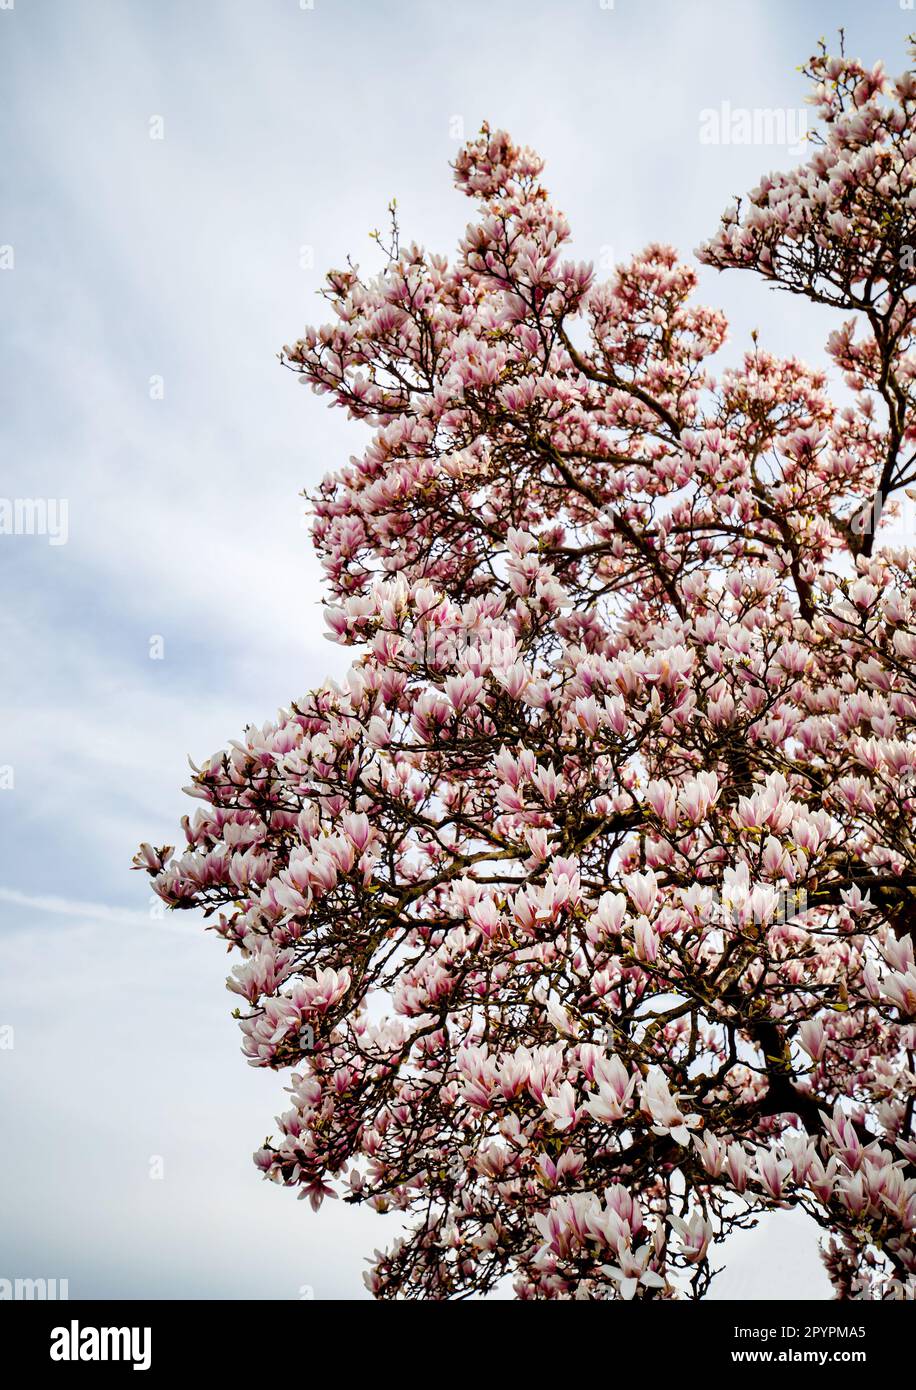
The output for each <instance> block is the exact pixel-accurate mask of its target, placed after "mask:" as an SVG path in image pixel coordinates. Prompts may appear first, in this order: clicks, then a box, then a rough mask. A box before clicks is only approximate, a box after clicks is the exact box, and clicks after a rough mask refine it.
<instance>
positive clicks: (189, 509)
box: [0, 0, 916, 1299]
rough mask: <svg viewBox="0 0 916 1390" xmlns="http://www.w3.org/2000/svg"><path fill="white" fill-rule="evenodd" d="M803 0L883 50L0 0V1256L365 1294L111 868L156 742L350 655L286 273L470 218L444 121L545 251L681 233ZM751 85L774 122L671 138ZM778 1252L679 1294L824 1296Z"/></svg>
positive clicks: (198, 1) (750, 321) (782, 19)
mask: <svg viewBox="0 0 916 1390" xmlns="http://www.w3.org/2000/svg"><path fill="white" fill-rule="evenodd" d="M840 26H843V27H845V31H846V40H847V49H848V50H849V51H851V52H853V53H855V54H857V55H859V56H861V57H862V58H863V59H866V60H868V61H869V62H872V61H874V60H875V59H877V58H884V59H885V60H886V61H887V63H888V66H889V67H890V68H891V70H892V71H896V70H899V69H900V68H902V67H903V66H905V63H906V54H905V48H904V39H905V36H906V34H907V33H908V32H910V30H911V29H916V18H914V15H913V12H912V10H911V9H909V8H907V7H905V5H902V4H898V3H897V0H868V3H866V2H865V0H859V3H825V2H824V0H806V3H805V4H804V5H799V4H797V3H796V2H795V0H767V3H758V0H616V2H615V3H608V0H603V2H602V0H568V2H567V0H552V3H551V0H458V2H457V3H453V4H449V5H444V4H441V3H440V4H433V3H421V0H373V3H371V4H370V3H368V0H313V4H311V5H310V4H308V3H307V0H195V3H194V4H193V5H189V4H187V3H186V2H185V3H182V0H155V3H154V2H153V0H120V3H117V2H116V0H0V119H2V129H3V131H4V134H5V137H6V138H5V140H4V158H3V167H2V169H0V325H2V328H0V333H2V340H3V370H2V372H0V460H2V473H0V479H2V481H0V492H2V497H0V507H2V503H3V502H4V501H5V500H7V501H10V502H11V503H14V502H15V500H16V499H20V500H21V499H37V500H39V501H45V502H47V501H48V500H50V501H51V503H52V507H51V509H50V510H47V511H46V521H47V523H48V524H47V525H45V526H44V527H42V525H41V516H40V513H36V514H35V515H37V516H38V521H37V523H36V525H35V527H33V530H34V531H35V532H36V533H35V534H16V533H15V531H16V529H17V528H15V527H13V528H12V529H13V531H14V533H13V534H0V582H2V586H3V593H4V596H5V599H6V601H5V603H4V605H3V609H2V612H0V638H2V667H0V670H2V676H0V818H2V819H0V827H2V833H0V951H2V955H0V960H2V967H0V1114H2V1132H3V1136H4V1138H3V1141H2V1143H0V1194H2V1195H0V1278H15V1277H42V1278H49V1279H50V1278H57V1279H67V1280H68V1282H69V1291H70V1296H71V1297H74V1298H75V1297H98V1298H109V1297H111V1298H116V1297H127V1298H130V1297H153V1298H166V1297H178V1298H224V1297H245V1298H280V1299H299V1298H311V1297H314V1298H315V1299H323V1298H324V1299H327V1298H358V1297H360V1296H362V1295H363V1293H364V1290H363V1286H362V1279H361V1274H362V1269H363V1268H364V1258H365V1257H366V1256H368V1255H371V1253H372V1250H373V1248H374V1247H375V1246H376V1245H380V1246H381V1245H384V1244H387V1243H388V1241H389V1240H390V1239H391V1238H392V1236H393V1235H394V1229H393V1227H392V1224H391V1221H390V1220H386V1219H384V1218H380V1217H377V1216H374V1215H372V1214H371V1213H364V1212H360V1211H357V1210H355V1209H353V1208H350V1207H344V1206H343V1205H342V1204H341V1203H339V1202H331V1203H327V1204H326V1205H325V1207H324V1208H323V1209H322V1211H321V1212H320V1213H319V1214H318V1215H317V1216H316V1215H314V1214H313V1213H312V1212H311V1211H310V1209H309V1208H308V1206H307V1205H306V1204H303V1203H297V1202H296V1201H295V1200H294V1198H293V1196H292V1194H291V1193H288V1192H284V1191H282V1190H280V1189H278V1188H276V1187H274V1186H273V1185H272V1184H268V1183H264V1182H262V1181H261V1179H260V1177H259V1176H258V1174H257V1173H256V1171H255V1169H254V1167H253V1165H252V1163H251V1153H252V1151H253V1150H254V1149H255V1148H257V1147H258V1146H259V1145H260V1144H261V1142H262V1141H263V1139H264V1137H265V1135H267V1134H268V1133H270V1132H271V1130H272V1127H273V1116H274V1115H275V1114H277V1113H278V1112H279V1111H281V1110H282V1109H284V1108H285V1107H284V1100H285V1096H284V1093H283V1085H284V1081H283V1078H282V1077H280V1076H278V1075H276V1074H274V1073H270V1072H263V1071H259V1070H256V1069H252V1068H249V1067H247V1066H246V1065H245V1064H244V1062H243V1060H242V1058H241V1056H240V1054H239V1046H238V1044H239V1035H238V1031H237V1026H236V1025H235V1023H233V1022H232V1020H231V1019H230V1017H229V1014H230V1010H231V1008H232V1000H231V997H230V996H229V995H227V994H226V993H225V990H224V981H225V977H226V974H227V973H228V968H229V964H230V962H228V961H227V959H226V956H225V953H224V951H223V950H222V948H221V947H220V945H219V944H218V943H217V942H216V941H215V940H213V939H212V938H211V937H210V936H208V935H205V933H204V932H203V931H202V930H201V929H200V923H199V921H198V920H197V919H196V918H195V917H193V916H192V915H190V914H181V915H176V916H175V917H174V918H171V919H165V920H163V919H160V918H158V917H156V916H154V915H153V913H152V912H151V904H150V897H149V891H148V885H147V881H146V879H145V877H142V878H141V876H140V875H138V874H131V873H130V872H129V865H130V860H131V857H132V855H133V853H134V851H135V848H136V846H137V844H138V843H139V842H140V841H141V840H149V841H152V842H153V843H155V844H163V843H174V840H175V831H176V827H177V823H178V820H179V818H180V816H181V815H182V814H185V813H186V812H187V811H189V810H193V806H192V803H190V802H189V801H188V800H187V798H186V797H184V796H183V795H182V794H181V790H180V789H181V787H182V785H183V784H184V783H185V782H187V780H188V767H187V757H188V756H189V755H190V756H192V757H194V758H195V759H197V760H199V759H200V758H202V757H205V756H207V755H209V754H210V753H212V752H214V751H216V750H217V749H219V748H221V747H222V746H223V745H224V744H225V742H226V741H227V740H228V739H230V738H234V737H237V736H238V734H239V733H240V731H241V729H242V728H243V727H244V726H245V725H246V724H247V723H249V722H255V723H263V722H264V721H265V720H266V719H269V718H272V717H273V716H274V715H275V712H276V710H277V708H278V707H280V706H281V705H286V704H288V702H289V701H290V700H291V699H293V698H295V697H297V696H299V695H301V694H302V693H304V692H305V691H306V690H308V689H309V688H311V687H312V686H314V685H316V684H318V683H320V682H321V681H322V680H323V679H324V678H325V677H326V676H328V675H333V676H338V677H339V676H341V675H342V674H343V672H344V670H345V669H346V666H347V665H348V664H349V658H348V656H347V653H346V652H344V651H343V650H342V649H340V648H338V647H335V646H333V645H331V644H329V643H328V642H326V641H325V640H324V638H323V635H322V634H323V623H322V619H321V606H320V600H321V574H320V568H319V566H318V564H317V561H316V559H315V557H314V556H313V554H312V553H311V550H310V546H309V539H308V532H307V525H306V521H305V504H304V502H303V499H302V497H301V493H302V491H303V489H311V488H314V487H315V485H316V484H317V483H318V481H319V480H320V478H321V477H322V475H323V474H324V473H325V472H326V471H327V470H329V469H332V468H335V467H338V466H340V465H341V464H342V463H344V462H346V460H347V459H348V458H349V456H350V455H351V454H353V453H356V452H359V451H360V450H361V448H363V447H364V446H365V444H366V443H367V442H368V435H367V434H366V433H365V432H364V429H363V427H361V426H359V425H358V424H355V423H354V422H349V421H347V419H346V417H345V416H344V414H343V412H340V411H334V412H332V411H330V410H329V409H328V408H327V405H326V403H325V402H324V400H323V399H322V398H320V397H313V396H312V395H311V394H310V393H309V392H307V391H303V390H302V389H301V388H300V386H299V384H298V382H297V381H296V380H295V378H294V377H293V376H292V375H291V374H290V373H288V372H286V371H284V370H283V369H282V368H281V366H280V365H279V362H278V360H277V353H278V352H279V350H280V349H281V348H282V347H283V345H284V344H286V343H290V342H292V341H294V340H295V339H296V337H298V336H299V335H300V334H301V332H302V330H303V328H304V326H305V325H306V324H307V323H313V322H321V321H322V320H323V318H324V315H323V313H322V310H323V309H324V307H325V306H324V304H323V301H321V300H320V299H318V298H317V297H316V291H317V290H318V289H319V287H320V284H321V277H322V274H323V271H324V270H325V269H327V268H329V267H331V266H338V265H341V264H342V263H343V262H344V261H345V259H346V256H347V255H348V254H351V255H352V256H353V258H354V259H355V260H357V261H358V262H360V264H361V265H362V266H364V268H366V269H369V270H371V269H372V268H373V267H374V266H377V265H378V252H377V251H376V250H375V248H374V247H373V243H372V242H371V240H370V238H369V233H370V231H371V230H372V229H373V228H375V227H378V226H384V225H385V217H386V212H385V209H386V207H387V205H388V203H389V202H390V200H391V198H392V197H397V200H398V207H399V216H400V224H401V231H402V240H415V241H418V242H420V243H421V244H423V245H426V246H428V247H429V248H431V249H434V250H436V251H440V252H445V253H448V254H451V253H452V252H453V250H454V247H455V245H456V243H457V241H458V239H459V237H460V236H461V234H462V232H463V230H464V227H465V225H466V223H467V221H468V220H469V218H470V216H471V215H472V205H471V204H470V203H469V202H468V201H467V200H466V199H465V198H464V197H462V196H461V195H460V194H459V193H458V192H457V191H456V190H454V188H453V187H452V184H451V176H450V170H449V168H448V164H449V161H450V160H452V159H453V158H454V156H455V153H456V151H457V149H458V138H460V134H461V132H462V130H463V131H464V132H465V133H466V134H467V135H469V136H470V135H472V134H473V133H474V132H475V131H476V130H477V129H478V128H479V126H480V123H481V121H482V120H484V119H487V120H489V122H490V124H491V125H492V126H503V127H505V128H506V129H508V130H509V131H510V132H511V133H512V134H513V136H514V138H516V139H517V140H519V141H521V142H522V143H525V144H530V145H533V146H534V147H535V148H536V149H538V151H539V152H540V153H541V154H542V156H543V157H544V158H545V159H546V161H547V174H546V181H547V184H548V186H549V187H550V189H551V190H552V192H553V193H554V196H555V198H556V200H557V202H558V204H559V206H560V207H561V208H562V209H563V211H564V212H565V213H566V215H567V217H568V218H569V220H570V222H571V224H572V228H573V236H574V252H575V254H576V255H577V256H579V257H581V258H582V259H589V260H594V261H595V262H596V263H597V264H598V265H599V266H601V267H606V266H608V265H610V264H612V263H613V262H614V261H615V260H619V259H623V258H625V257H627V256H628V255H630V254H632V253H634V252H636V251H637V250H639V249H640V248H641V247H642V246H644V245H646V244H647V243H649V242H651V241H666V242H671V243H673V244H674V245H675V246H677V247H678V248H679V250H680V251H681V253H682V254H683V255H684V256H686V257H690V256H691V254H692V250H693V248H694V247H696V246H697V245H698V243H699V242H700V241H701V240H703V239H704V237H706V236H708V235H709V234H711V232H712V231H713V230H714V229H715V226H716V223H717V221H718V216H719V213H720V212H721V210H722V209H723V208H724V207H725V205H726V204H727V203H728V202H729V200H730V199H731V197H732V195H734V194H736V193H740V192H742V191H744V190H746V189H748V188H750V187H752V186H753V184H754V183H755V182H756V181H757V179H758V178H759V176H760V174H761V173H763V172H765V171H767V170H768V169H771V168H776V167H789V166H790V165H791V164H792V163H793V162H795V161H796V159H797V158H798V150H797V149H796V148H790V147H789V146H790V145H791V143H792V142H791V140H790V139H789V138H788V137H789V136H791V133H792V131H793V129H794V128H795V122H796V121H797V119H798V116H797V113H798V112H800V111H801V110H803V109H804V106H803V102H804V96H805V90H806V88H805V82H804V79H803V78H802V77H801V75H800V74H799V73H798V71H797V68H798V65H799V64H800V63H802V62H803V61H804V60H805V58H806V57H807V56H808V55H809V54H810V53H811V52H812V51H813V49H814V47H815V45H816V43H817V40H818V39H819V38H820V37H821V36H822V35H825V36H827V37H828V39H830V38H831V37H832V36H833V35H835V33H836V31H837V29H838V28H839V27H840ZM764 110H766V111H779V112H782V113H784V114H785V117H786V133H787V139H786V140H785V141H783V142H782V144H775V145H774V144H772V143H770V144H763V143H761V141H762V139H763V138H771V136H772V132H771V134H770V136H766V132H765V130H764V128H763V127H761V128H760V129H759V130H758V132H757V135H758V137H759V138H758V142H757V143H756V144H754V143H750V144H748V143H738V142H735V141H730V142H729V143H725V142H724V141H722V140H721V139H720V140H719V141H718V142H717V143H710V142H709V139H708V134H709V131H710V129H712V130H716V129H718V130H720V131H721V130H722V129H729V130H732V131H734V130H735V129H737V127H736V126H735V125H734V124H730V123H731V122H733V121H734V119H735V113H736V112H741V111H749V112H751V113H753V112H754V111H758V112H760V111H764ZM710 113H712V115H710ZM716 123H718V125H717V124H716ZM704 131H705V132H706V138H701V137H702V133H703V132H704ZM777 133H778V132H777ZM700 297H701V299H703V300H705V302H708V303H712V304H715V305H718V306H719V307H721V308H723V309H724V310H725V311H726V313H727V314H728V316H729V320H730V323H731V328H732V331H731V338H730V341H729V343H728V344H727V346H726V347H725V349H724V350H723V352H722V354H721V357H720V360H721V362H722V364H723V365H727V364H728V362H730V361H732V362H733V361H736V360H737V359H738V357H739V355H740V353H741V352H742V351H743V350H744V348H745V346H746V345H747V344H748V343H749V336H750V333H751V331H752V330H754V329H759V331H760V336H761V342H762V344H763V346H765V347H767V348H769V349H771V350H773V351H775V352H778V353H783V354H791V353H795V354H798V355H799V356H801V357H803V358H805V359H806V360H808V361H810V362H812V363H813V364H815V365H825V361H824V357H823V352H822V347H823V343H824V340H825V338H826V335H827V333H828V332H829V331H830V329H831V328H832V327H834V326H835V319H834V317H833V316H832V315H831V314H830V313H829V312H828V311H826V310H820V309H816V308H813V307H812V306H809V305H807V304H804V303H802V302H800V301H798V300H795V299H790V298H787V297H783V298H779V297H777V296H774V295H773V294H772V293H771V292H769V291H768V290H767V289H766V288H765V287H764V286H763V285H761V284H758V283H756V282H755V281H753V279H752V278H751V277H749V276H746V275H740V274H737V275H725V276H717V275H716V274H715V273H714V272H712V271H708V270H705V269H704V270H701V274H700ZM61 504H63V506H61ZM52 523H53V524H52ZM9 529H11V528H9V527H7V528H6V530H9ZM18 529H19V530H20V531H21V530H25V529H27V528H25V527H22V526H21V527H19V528H18ZM42 531H43V532H44V533H43V534H42V533H41V532H42ZM816 1243H817V1232H816V1231H815V1230H814V1229H813V1228H812V1227H811V1226H810V1225H809V1223H808V1222H807V1221H806V1220H805V1219H804V1218H803V1217H800V1216H797V1215H793V1214H785V1213H780V1214H777V1215H774V1216H771V1217H768V1218H766V1220H765V1221H764V1222H763V1223H762V1225H761V1226H760V1227H759V1228H758V1230H757V1231H756V1232H754V1233H752V1234H748V1233H741V1234H739V1235H737V1236H736V1237H734V1238H733V1240H732V1241H731V1242H730V1243H729V1244H728V1246H727V1247H726V1249H725V1252H724V1255H723V1257H722V1259H721V1260H720V1261H719V1262H720V1263H722V1262H724V1260H726V1259H727V1261H728V1268H727V1270H726V1271H725V1272H724V1273H723V1274H722V1275H721V1276H720V1277H719V1278H718V1279H717V1281H716V1283H715V1284H714V1288H713V1296H714V1297H715V1296H718V1297H731V1298H741V1299H762V1298H768V1297H774V1296H781V1297H791V1298H812V1299H819V1298H825V1297H829V1286H828V1284H827V1280H826V1277H825V1275H824V1273H823V1271H822V1268H821V1266H820V1262H819V1259H818V1256H817V1250H816Z"/></svg>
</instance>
